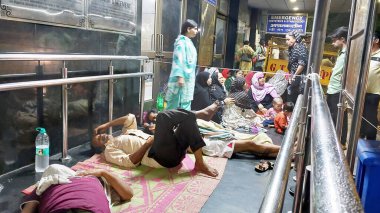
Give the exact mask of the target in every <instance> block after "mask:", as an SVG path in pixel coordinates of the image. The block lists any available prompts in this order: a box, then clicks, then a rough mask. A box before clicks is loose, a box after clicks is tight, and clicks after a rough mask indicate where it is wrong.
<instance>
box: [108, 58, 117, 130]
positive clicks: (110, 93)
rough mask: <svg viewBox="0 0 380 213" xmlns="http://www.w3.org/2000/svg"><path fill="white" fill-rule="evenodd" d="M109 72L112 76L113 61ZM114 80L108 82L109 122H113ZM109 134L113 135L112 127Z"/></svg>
mask: <svg viewBox="0 0 380 213" xmlns="http://www.w3.org/2000/svg"><path fill="white" fill-rule="evenodd" d="M108 71H109V74H110V75H113V66H112V61H110V65H109V66H108ZM114 82H115V81H114V80H113V79H110V80H108V120H109V121H112V119H113V88H114V86H113V84H114ZM108 134H110V135H112V126H111V127H110V128H109V129H108Z"/></svg>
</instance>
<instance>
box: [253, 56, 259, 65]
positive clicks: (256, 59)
mask: <svg viewBox="0 0 380 213" xmlns="http://www.w3.org/2000/svg"><path fill="white" fill-rule="evenodd" d="M258 58H259V56H256V57H254V58H252V63H253V64H256V62H257V61H258Z"/></svg>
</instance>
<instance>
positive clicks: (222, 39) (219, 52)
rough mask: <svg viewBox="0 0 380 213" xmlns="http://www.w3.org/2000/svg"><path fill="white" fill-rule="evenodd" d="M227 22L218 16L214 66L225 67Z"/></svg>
mask: <svg viewBox="0 0 380 213" xmlns="http://www.w3.org/2000/svg"><path fill="white" fill-rule="evenodd" d="M226 32H227V22H226V19H225V17H224V16H218V17H217V19H216V26H215V43H214V60H213V66H217V67H223V66H224V56H225V49H226V48H225V46H226Z"/></svg>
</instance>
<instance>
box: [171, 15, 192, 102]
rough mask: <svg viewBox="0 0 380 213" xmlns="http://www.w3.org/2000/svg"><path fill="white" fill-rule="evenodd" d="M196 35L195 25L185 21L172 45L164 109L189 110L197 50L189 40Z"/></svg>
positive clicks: (190, 21)
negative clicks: (170, 66)
mask: <svg viewBox="0 0 380 213" xmlns="http://www.w3.org/2000/svg"><path fill="white" fill-rule="evenodd" d="M197 33H198V28H197V23H196V22H195V21H193V20H190V19H188V20H186V21H185V22H184V23H183V24H182V27H181V34H180V35H179V36H178V37H177V39H176V40H175V43H174V52H173V65H172V70H171V72H170V76H169V81H168V90H167V92H166V96H165V99H166V101H167V107H166V109H177V108H182V109H186V110H190V107H191V101H192V100H193V95H194V84H195V68H196V65H197V50H196V49H195V47H194V44H193V42H192V41H191V38H194V37H195V36H196V35H197Z"/></svg>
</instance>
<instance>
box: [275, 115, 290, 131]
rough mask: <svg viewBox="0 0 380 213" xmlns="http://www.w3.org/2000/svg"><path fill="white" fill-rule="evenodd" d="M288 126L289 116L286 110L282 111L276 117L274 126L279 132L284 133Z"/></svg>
mask: <svg viewBox="0 0 380 213" xmlns="http://www.w3.org/2000/svg"><path fill="white" fill-rule="evenodd" d="M287 127H288V118H287V116H286V115H285V114H284V112H280V113H278V114H277V115H276V117H275V118H274V128H275V129H276V132H277V133H279V134H284V132H285V129H286V128H287Z"/></svg>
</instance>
